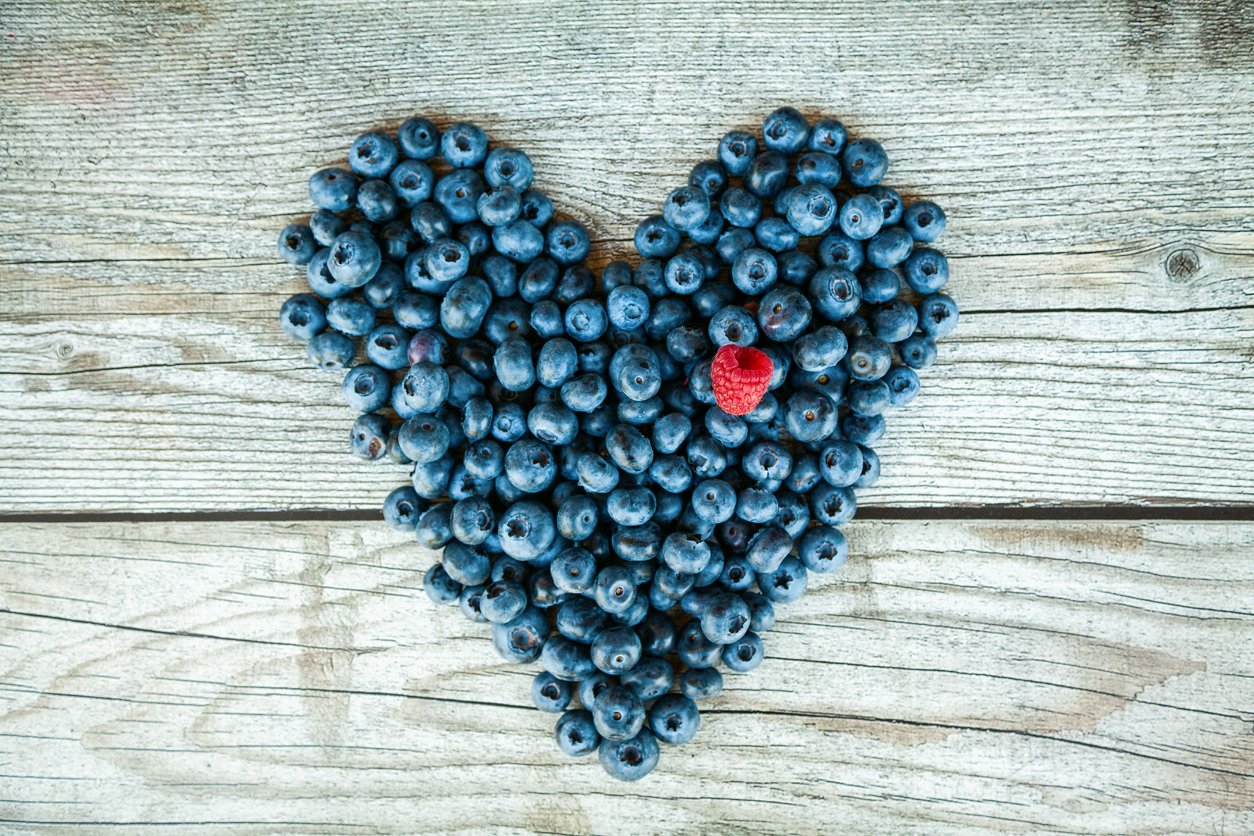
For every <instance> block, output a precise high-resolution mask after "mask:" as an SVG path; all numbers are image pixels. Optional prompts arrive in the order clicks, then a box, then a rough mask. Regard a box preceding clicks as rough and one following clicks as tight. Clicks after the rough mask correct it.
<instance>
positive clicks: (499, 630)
mask: <svg viewBox="0 0 1254 836" xmlns="http://www.w3.org/2000/svg"><path fill="white" fill-rule="evenodd" d="M548 636H549V623H548V621H547V620H546V618H545V616H544V612H543V611H542V610H540V609H538V608H536V607H528V608H527V609H525V610H523V611H522V614H521V615H519V616H518V617H517V618H515V619H514V620H513V621H511V622H509V623H508V624H494V625H493V626H492V646H493V647H494V648H496V651H497V653H499V654H500V655H501V656H502V657H503V658H504V659H505V660H506V661H509V662H518V663H521V664H526V663H528V662H534V661H535V660H536V659H538V658H539V657H540V652H541V649H542V647H543V646H544V644H545V641H546V640H547V639H548Z"/></svg>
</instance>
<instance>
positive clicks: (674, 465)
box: [649, 456, 692, 510]
mask: <svg viewBox="0 0 1254 836" xmlns="http://www.w3.org/2000/svg"><path fill="white" fill-rule="evenodd" d="M649 477H650V478H651V479H652V480H653V481H654V483H655V484H656V485H657V486H658V487H659V488H661V489H662V490H663V491H665V492H667V493H672V494H678V493H683V492H684V491H686V490H688V486H689V485H690V484H691V483H692V470H691V469H690V468H689V467H688V463H687V462H686V461H684V459H683V458H682V457H680V456H657V457H655V458H654V459H653V464H652V465H651V466H650V467H649ZM650 495H651V494H650ZM654 510H656V508H655V509H654Z"/></svg>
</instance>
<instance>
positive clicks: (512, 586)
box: [278, 107, 958, 780]
mask: <svg viewBox="0 0 1254 836" xmlns="http://www.w3.org/2000/svg"><path fill="white" fill-rule="evenodd" d="M887 169H888V158H887V156H886V155H885V153H884V149H883V148H882V147H881V146H880V144H879V143H877V142H875V141H873V140H869V139H857V140H853V141H847V136H846V130H845V127H844V126H843V125H842V124H841V123H840V122H838V121H835V120H829V119H825V120H822V121H818V122H816V123H815V124H813V125H810V124H808V122H807V120H806V119H805V117H803V116H802V114H800V113H799V112H797V111H796V110H794V109H792V108H787V107H786V108H781V109H779V110H777V111H775V112H774V113H772V114H771V115H770V116H768V117H767V118H766V120H765V121H764V123H763V125H762V134H761V137H760V138H759V137H758V136H755V135H754V134H752V133H749V132H745V131H732V132H731V133H728V134H727V135H726V136H724V137H723V139H722V141H721V142H720V143H719V146H718V152H717V159H711V160H706V161H704V162H701V163H698V164H697V165H696V166H695V167H694V168H693V169H692V173H691V175H690V177H689V178H688V185H685V186H683V187H681V188H678V189H675V190H674V191H673V192H671V194H670V195H669V196H668V197H667V198H666V201H665V203H664V205H663V207H662V212H661V214H660V215H654V216H651V217H648V218H646V219H645V220H644V221H642V222H641V223H640V225H639V226H638V227H637V228H636V233H635V246H636V250H637V251H638V252H639V254H640V256H641V259H642V260H641V261H640V263H639V264H637V265H636V266H635V267H634V269H633V268H632V267H631V266H630V265H629V264H628V263H626V262H623V261H614V262H611V263H609V264H608V265H606V266H605V268H604V269H603V270H602V271H601V272H600V276H599V280H598V276H597V275H595V274H594V273H593V272H592V271H591V270H589V269H588V268H587V267H585V266H584V264H583V262H584V259H585V257H586V256H587V254H588V249H589V241H588V233H587V231H586V230H585V229H584V227H583V226H581V225H580V224H578V223H575V222H573V221H569V220H561V219H558V218H555V217H554V211H553V204H552V203H551V202H550V200H549V199H548V198H547V197H546V196H545V195H544V194H543V193H542V192H540V191H537V190H536V189H533V188H532V173H533V171H532V164H531V160H530V159H529V158H528V157H527V155H526V154H525V153H523V152H522V151H519V150H517V149H514V148H504V147H496V148H491V147H490V146H489V142H488V137H487V135H486V134H485V133H484V132H483V131H482V130H481V129H480V128H478V127H476V126H474V125H471V124H466V123H459V124H454V125H450V126H448V127H447V128H446V129H444V130H443V131H441V130H439V129H438V128H437V126H436V125H435V124H433V123H432V122H431V121H429V120H426V119H410V120H408V121H406V122H405V123H404V124H403V125H401V127H400V130H399V131H398V133H397V136H396V138H395V139H393V138H392V137H391V136H388V135H385V134H383V133H377V132H376V133H367V134H365V135H363V136H361V137H359V138H358V139H357V140H356V142H354V143H353V146H352V149H351V150H350V152H349V160H348V169H343V168H327V169H323V170H322V171H319V172H317V173H316V174H315V175H314V176H313V177H312V178H311V179H310V181H309V195H310V197H311V198H312V200H313V202H314V204H315V205H316V206H317V211H316V212H315V213H314V214H313V216H312V217H311V218H310V219H309V222H308V223H307V224H293V225H291V226H288V227H287V228H286V229H284V230H283V232H282V233H281V234H280V236H279V240H278V249H279V254H280V255H281V256H282V257H283V258H284V259H285V260H287V261H288V262H290V263H292V264H295V265H299V266H302V267H304V268H305V269H306V275H307V277H308V282H309V287H310V289H311V290H312V293H306V294H301V295H298V296H293V297H292V298H291V299H289V300H287V302H285V303H284V305H283V308H282V312H281V323H282V326H283V329H284V330H285V331H286V333H287V334H288V335H290V336H291V337H294V338H297V339H300V340H302V341H305V342H307V344H308V355H309V359H310V360H311V361H312V362H313V363H314V364H316V365H317V366H320V367H322V368H325V369H342V368H347V369H348V371H347V373H346V374H345V376H344V379H343V394H344V398H345V400H346V401H347V402H348V404H349V406H351V407H352V408H353V409H354V410H356V411H357V412H358V413H359V414H360V415H359V417H358V418H357V420H356V421H355V422H354V424H353V427H352V431H351V435H350V447H351V449H352V451H353V452H354V453H355V454H356V455H358V456H360V457H362V458H364V459H369V460H391V461H394V462H399V463H403V464H410V463H412V465H413V470H412V479H411V483H410V484H407V485H405V486H403V487H400V488H397V489H396V490H395V491H393V492H392V493H391V495H389V496H388V498H387V501H386V502H385V503H384V507H383V515H384V517H385V519H386V520H387V521H388V523H390V524H391V525H392V526H394V527H396V528H398V529H402V530H405V531H413V532H414V533H415V535H416V537H417V540H418V542H420V543H421V544H423V545H424V546H428V547H430V548H432V549H439V550H442V552H443V557H442V560H441V561H440V562H439V563H437V564H435V565H434V566H432V567H431V568H430V570H429V571H427V572H426V575H425V577H424V587H425V590H426V592H427V594H428V595H429V596H430V597H431V599H432V600H434V601H435V602H437V603H440V604H451V605H457V606H458V607H459V608H460V610H461V611H462V613H463V614H464V615H465V616H466V617H467V618H469V619H470V620H472V621H475V622H481V623H486V624H489V625H490V626H491V632H492V643H493V645H494V647H495V648H496V650H497V651H498V652H499V653H500V654H501V656H503V657H504V658H505V659H507V660H509V661H511V662H519V663H529V662H535V661H537V660H539V662H540V664H541V666H542V667H543V668H544V670H543V672H541V673H539V674H538V675H537V676H536V677H535V680H534V682H533V685H532V696H533V698H534V701H535V703H536V705H537V706H538V707H539V708H540V709H541V710H543V711H548V712H553V713H555V714H560V715H561V716H560V718H559V719H558V721H557V726H556V732H555V736H556V739H557V744H558V746H559V747H560V748H561V749H562V751H564V752H566V753H567V754H570V755H587V754H591V753H592V752H594V751H595V752H599V758H600V762H601V764H602V766H603V767H604V768H605V770H606V771H607V772H608V773H609V774H610V775H613V776H615V777H617V778H621V779H625V780H636V779H638V778H641V777H643V776H644V775H646V774H647V773H648V772H649V771H651V770H652V769H653V767H654V766H655V765H656V763H657V760H658V741H659V740H660V741H662V742H664V743H668V744H679V743H684V742H686V741H688V740H691V739H692V737H693V735H694V734H695V733H696V732H697V729H698V726H699V725H700V715H699V713H698V710H697V705H696V701H697V700H701V699H706V698H710V697H713V696H715V695H717V694H718V693H719V692H720V691H721V689H722V683H723V677H722V674H721V673H720V672H719V670H718V665H719V664H720V663H721V664H722V665H723V666H725V667H726V668H727V669H728V670H730V671H734V672H737V673H743V672H746V671H750V670H753V669H754V668H756V667H757V666H758V665H759V664H760V663H761V662H762V658H763V652H764V651H763V643H762V635H763V634H764V633H766V632H767V631H768V630H770V629H771V628H772V626H773V625H774V622H775V609H774V605H776V604H782V603H788V602H791V601H795V600H796V599H797V598H799V597H800V596H801V595H802V594H803V593H804V592H805V589H806V584H807V578H808V575H809V573H811V572H831V571H833V570H835V569H838V568H840V567H841V566H842V565H843V564H844V562H845V560H846V556H847V544H846V540H845V537H844V535H843V534H842V533H841V531H840V526H842V525H844V524H845V523H848V522H849V521H850V520H851V519H852V518H853V516H854V511H855V507H856V504H855V499H854V489H855V488H859V487H863V486H866V485H870V484H871V483H873V482H874V481H875V480H876V478H877V477H878V475H879V470H880V464H879V458H878V457H877V456H876V454H875V452H874V450H873V446H874V445H875V443H876V441H877V440H878V439H879V438H880V437H881V436H882V435H883V434H884V425H885V423H884V416H885V413H886V412H888V411H889V410H891V409H893V408H897V407H902V406H905V405H906V404H908V403H910V402H911V401H912V400H913V399H914V398H915V396H916V395H917V393H918V391H919V379H918V376H917V375H916V373H915V372H916V370H917V369H921V368H924V367H926V366H928V365H929V364H931V363H932V362H933V361H934V359H935V357H936V344H935V341H936V340H937V339H938V338H940V337H944V336H945V335H947V334H949V333H950V331H952V330H953V328H954V326H955V325H956V324H957V321H958V310H957V307H956V306H955V304H954V302H953V300H952V299H950V298H949V297H948V296H946V295H945V294H943V293H941V292H940V291H941V289H942V288H943V287H944V286H945V283H946V281H947V279H948V276H949V267H948V262H947V261H946V259H945V256H944V255H942V254H941V253H940V252H939V251H937V250H936V249H934V248H932V247H930V246H928V245H930V244H931V243H932V242H934V241H935V240H936V239H937V238H938V237H939V236H940V235H941V233H942V232H943V231H944V229H945V214H944V212H943V211H942V210H941V209H940V207H938V206H937V205H936V204H934V203H931V202H928V201H918V202H914V203H911V204H909V205H905V204H904V202H903V200H902V198H901V196H900V195H899V194H898V193H897V192H896V191H894V190H893V189H890V188H887V187H885V186H882V185H880V181H881V179H882V178H883V176H884V174H885V172H886V170H887ZM359 338H360V339H363V340H364V343H365V345H364V354H365V359H364V361H362V360H359V358H358V345H357V343H356V340H358V339H359ZM727 344H735V345H738V346H754V347H756V348H758V349H760V350H761V351H762V352H764V353H765V354H766V355H767V357H769V359H770V361H771V363H772V364H773V371H772V373H771V380H770V388H769V391H768V392H767V393H766V395H765V396H764V397H763V398H762V400H761V402H760V403H758V404H757V405H756V406H755V407H753V408H752V409H751V410H750V411H748V412H747V413H745V414H743V415H732V414H729V413H728V412H726V411H724V410H723V409H722V408H721V407H720V406H718V404H717V403H716V399H715V394H714V391H713V387H712V383H711V359H712V357H713V356H714V353H715V352H716V351H717V350H718V349H719V348H720V347H721V346H724V345H727ZM576 703H577V705H578V706H580V707H575V706H576Z"/></svg>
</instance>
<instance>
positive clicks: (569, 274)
mask: <svg viewBox="0 0 1254 836" xmlns="http://www.w3.org/2000/svg"><path fill="white" fill-rule="evenodd" d="M595 292H596V277H595V276H594V275H593V274H592V271H591V270H589V269H588V268H587V267H584V266H583V265H582V264H576V265H574V266H571V267H567V268H566V269H565V270H563V271H562V278H561V280H560V281H559V282H558V283H557V287H556V288H555V289H554V290H553V299H554V301H556V302H558V303H560V304H562V305H569V304H570V303H571V302H575V301H577V300H579V299H583V298H584V297H586V296H592V295H593V294H594V293H595Z"/></svg>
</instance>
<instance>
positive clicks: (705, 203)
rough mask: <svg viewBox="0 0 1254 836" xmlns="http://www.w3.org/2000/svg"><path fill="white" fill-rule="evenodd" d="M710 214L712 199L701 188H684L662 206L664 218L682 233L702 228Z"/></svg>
mask: <svg viewBox="0 0 1254 836" xmlns="http://www.w3.org/2000/svg"><path fill="white" fill-rule="evenodd" d="M709 214H710V197H709V195H707V194H706V193H705V191H704V190H703V189H702V188H701V187H699V186H682V187H680V188H678V189H675V190H674V191H673V192H671V193H670V194H669V195H668V196H667V198H666V202H665V203H663V204H662V218H663V219H664V220H665V221H666V222H667V223H668V224H670V225H671V226H673V227H674V228H675V229H678V230H679V231H680V232H689V231H691V230H693V229H695V228H696V227H698V226H700V225H701V224H702V223H703V222H704V221H705V219H706V218H707V217H709Z"/></svg>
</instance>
